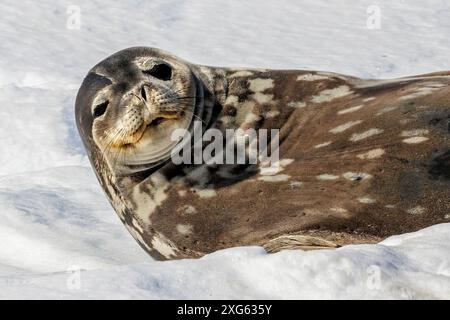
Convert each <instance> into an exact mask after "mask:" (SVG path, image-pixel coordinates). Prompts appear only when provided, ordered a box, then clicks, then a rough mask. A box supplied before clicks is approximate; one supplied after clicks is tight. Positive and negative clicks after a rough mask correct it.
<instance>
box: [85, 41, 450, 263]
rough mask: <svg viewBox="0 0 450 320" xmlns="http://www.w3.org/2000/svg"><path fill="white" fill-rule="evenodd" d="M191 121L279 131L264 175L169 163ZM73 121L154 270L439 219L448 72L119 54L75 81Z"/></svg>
mask: <svg viewBox="0 0 450 320" xmlns="http://www.w3.org/2000/svg"><path fill="white" fill-rule="evenodd" d="M195 119H199V120H201V121H202V122H203V124H204V125H205V127H206V128H210V129H211V128H215V129H218V130H219V131H221V132H225V131H226V129H237V128H241V129H244V130H246V129H249V128H253V129H256V130H259V129H280V131H279V145H280V148H279V156H280V160H279V162H278V165H279V170H278V172H271V171H266V170H265V168H264V167H262V166H261V165H258V164H256V165H254V164H252V165H249V164H241V165H239V164H235V165H230V164H210V165H207V164H197V165H195V164H174V163H173V162H172V161H171V157H170V151H171V150H172V149H173V148H174V145H175V144H176V142H173V141H171V140H170V139H169V137H170V134H171V132H173V130H175V129H179V128H184V129H187V130H193V129H192V123H193V122H194V120H195ZM76 120H77V125H78V128H79V131H80V135H81V137H82V138H83V142H84V144H85V146H86V149H87V152H88V155H89V158H90V159H91V162H92V164H93V167H94V169H95V171H96V174H97V177H98V178H99V181H100V183H101V185H102V187H103V189H104V190H105V192H106V194H107V196H108V198H109V200H110V201H111V203H112V205H113V207H114V209H115V210H116V212H117V213H118V215H119V217H120V218H121V220H122V222H123V223H124V224H125V225H126V226H127V228H128V230H129V231H130V232H131V234H132V235H133V236H134V238H135V239H136V240H137V241H138V242H139V243H140V245H141V246H142V247H143V248H144V249H145V250H147V251H148V252H149V253H150V254H151V255H152V256H153V257H155V258H157V259H177V258H187V257H200V256H202V255H204V254H206V253H209V252H213V251H215V250H218V249H223V248H228V247H233V246H242V245H262V246H264V247H265V248H266V250H267V251H269V252H274V251H278V250H280V249H284V248H300V249H314V248H329V247H338V246H341V245H345V244H357V243H373V242H377V241H380V240H381V239H383V238H385V237H387V236H390V235H393V234H400V233H405V232H411V231H415V230H418V229H421V228H423V227H426V226H430V225H432V224H436V223H441V222H446V221H448V220H449V219H450V72H443V73H435V74H428V75H422V76H416V77H410V78H401V79H396V80H380V81H376V80H361V79H357V78H354V77H348V76H344V75H339V74H332V73H324V72H312V71H287V70H244V69H225V68H213V67H205V66H198V65H193V64H190V63H187V62H185V61H182V60H180V59H179V58H176V57H174V56H172V55H170V54H168V53H165V52H162V51H160V50H157V49H150V48H130V49H126V50H123V51H121V52H118V53H116V54H114V55H112V56H111V57H109V58H107V59H106V60H104V61H103V62H101V63H100V64H98V65H97V66H95V67H94V68H93V69H92V70H91V71H90V72H89V74H88V76H87V77H86V79H85V80H84V82H83V85H82V87H81V89H80V91H79V93H78V96H77V101H76ZM224 136H225V134H224Z"/></svg>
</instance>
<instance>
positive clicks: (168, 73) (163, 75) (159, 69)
mask: <svg viewBox="0 0 450 320" xmlns="http://www.w3.org/2000/svg"><path fill="white" fill-rule="evenodd" d="M142 72H143V73H145V74H148V75H150V76H152V77H155V78H157V79H160V80H164V81H167V80H170V79H172V68H171V67H170V66H169V65H168V64H165V63H160V64H155V65H154V66H153V67H152V68H151V69H148V70H143V71H142Z"/></svg>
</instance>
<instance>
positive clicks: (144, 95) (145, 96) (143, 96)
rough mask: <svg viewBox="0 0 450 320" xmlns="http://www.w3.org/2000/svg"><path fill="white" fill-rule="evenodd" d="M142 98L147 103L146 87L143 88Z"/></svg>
mask: <svg viewBox="0 0 450 320" xmlns="http://www.w3.org/2000/svg"><path fill="white" fill-rule="evenodd" d="M141 97H142V98H144V100H145V101H147V94H146V93H145V88H144V86H142V87H141Z"/></svg>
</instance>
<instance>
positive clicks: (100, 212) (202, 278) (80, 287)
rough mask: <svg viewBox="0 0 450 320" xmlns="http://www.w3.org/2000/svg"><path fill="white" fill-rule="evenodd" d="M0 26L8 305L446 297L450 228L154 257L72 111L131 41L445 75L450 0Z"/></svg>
mask: <svg viewBox="0 0 450 320" xmlns="http://www.w3.org/2000/svg"><path fill="white" fill-rule="evenodd" d="M371 5H377V6H378V7H379V8H380V13H381V24H380V28H379V29H377V28H375V29H373V28H368V26H367V19H368V17H369V13H368V12H367V9H368V7H369V6H371ZM77 12H79V18H80V19H79V21H78V22H79V24H76V23H75V22H77V21H75V22H74V21H72V20H71V19H73V14H74V13H75V14H76V13H77ZM0 30H1V34H0V70H1V72H0V104H1V108H0V134H1V136H2V144H1V146H0V164H1V165H0V217H1V223H0V288H1V289H2V290H0V298H3V299H7V298H26V299H38V298H39V299H41V298H97V299H104V298H120V299H122V298H138V299H139V298H179V299H188V298H190V299H202V298H206V299H208V298H216V299H222V298H229V299H239V298H256V299H260V298H261V299H283V298H292V299H297V298H363V299H365V298H400V299H408V298H447V299H449V298H450V224H441V225H436V226H433V227H430V228H427V229H424V230H421V231H418V232H416V233H412V234H407V235H402V236H395V237H391V238H389V239H387V240H385V241H383V242H382V243H380V244H378V245H359V246H347V247H344V248H340V249H337V250H322V251H314V252H312V251H309V252H303V251H284V252H280V253H277V254H271V255H268V254H266V253H265V252H264V250H263V249H262V248H258V247H250V248H234V249H228V250H224V251H219V252H216V253H213V254H210V255H208V256H206V257H204V258H202V259H199V260H182V261H169V262H156V261H153V260H152V259H151V258H150V257H149V256H148V255H147V254H146V253H145V252H144V251H143V250H142V249H141V248H140V247H139V246H138V244H137V243H136V242H135V241H134V240H133V239H132V237H131V236H130V235H129V234H128V232H127V231H126V229H125V227H124V226H123V225H122V223H121V222H120V221H119V218H118V217H117V216H116V214H115V213H114V210H113V209H112V207H111V206H110V205H109V204H108V202H107V200H106V197H105V196H104V195H103V192H102V190H101V188H100V186H99V184H98V183H97V181H96V178H95V176H94V173H93V170H92V169H91V167H90V165H89V163H88V161H87V158H86V156H85V153H84V150H83V148H82V145H81V141H80V139H79V137H78V133H77V131H76V127H75V122H74V116H73V115H74V110H73V109H74V101H75V96H76V93H77V90H78V88H79V86H80V84H81V82H82V80H83V77H84V76H85V74H86V73H87V71H88V70H89V69H90V68H91V67H92V66H93V65H95V64H96V63H97V62H99V61H100V60H102V59H104V58H105V57H107V56H108V55H110V54H112V53H114V52H115V51H118V50H120V49H124V48H126V47H130V46H154V47H159V48H162V49H165V50H167V51H170V52H172V53H174V54H176V55H178V56H180V57H182V58H184V59H186V60H188V61H191V62H193V63H200V64H208V65H220V66H235V67H237V66H242V67H261V68H296V69H314V70H325V71H333V72H339V73H345V74H350V75H354V76H359V77H365V78H392V77H399V76H406V75H412V74H419V73H427V72H433V71H439V70H448V69H450V39H449V34H450V1H448V0H431V1H426V2H425V1H419V0H409V1H388V0H386V1H381V0H369V1H367V0H365V1H340V0H334V1H325V0H321V1H318V0H302V1H294V0H282V1H268V0H267V1H261V0H252V1H237V0H232V1H230V0H227V1H200V0H197V1H185V0H155V1H141V0H125V1H118V0H116V1H100V0H94V1H87V0H86V1H79V0H73V1H52V0H44V1H38V2H37V1H31V0H23V1H15V0H3V1H2V2H1V3H0ZM449 218H450V216H449Z"/></svg>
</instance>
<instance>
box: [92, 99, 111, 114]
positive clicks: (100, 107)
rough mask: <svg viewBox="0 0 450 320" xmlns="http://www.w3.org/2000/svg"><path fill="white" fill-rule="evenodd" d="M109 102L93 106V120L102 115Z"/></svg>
mask: <svg viewBox="0 0 450 320" xmlns="http://www.w3.org/2000/svg"><path fill="white" fill-rule="evenodd" d="M108 104H109V101H108V100H107V101H105V102H102V103H100V104H98V105H96V106H95V108H94V118H98V117H100V116H101V115H103V114H104V113H105V111H106V108H107V107H108Z"/></svg>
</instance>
